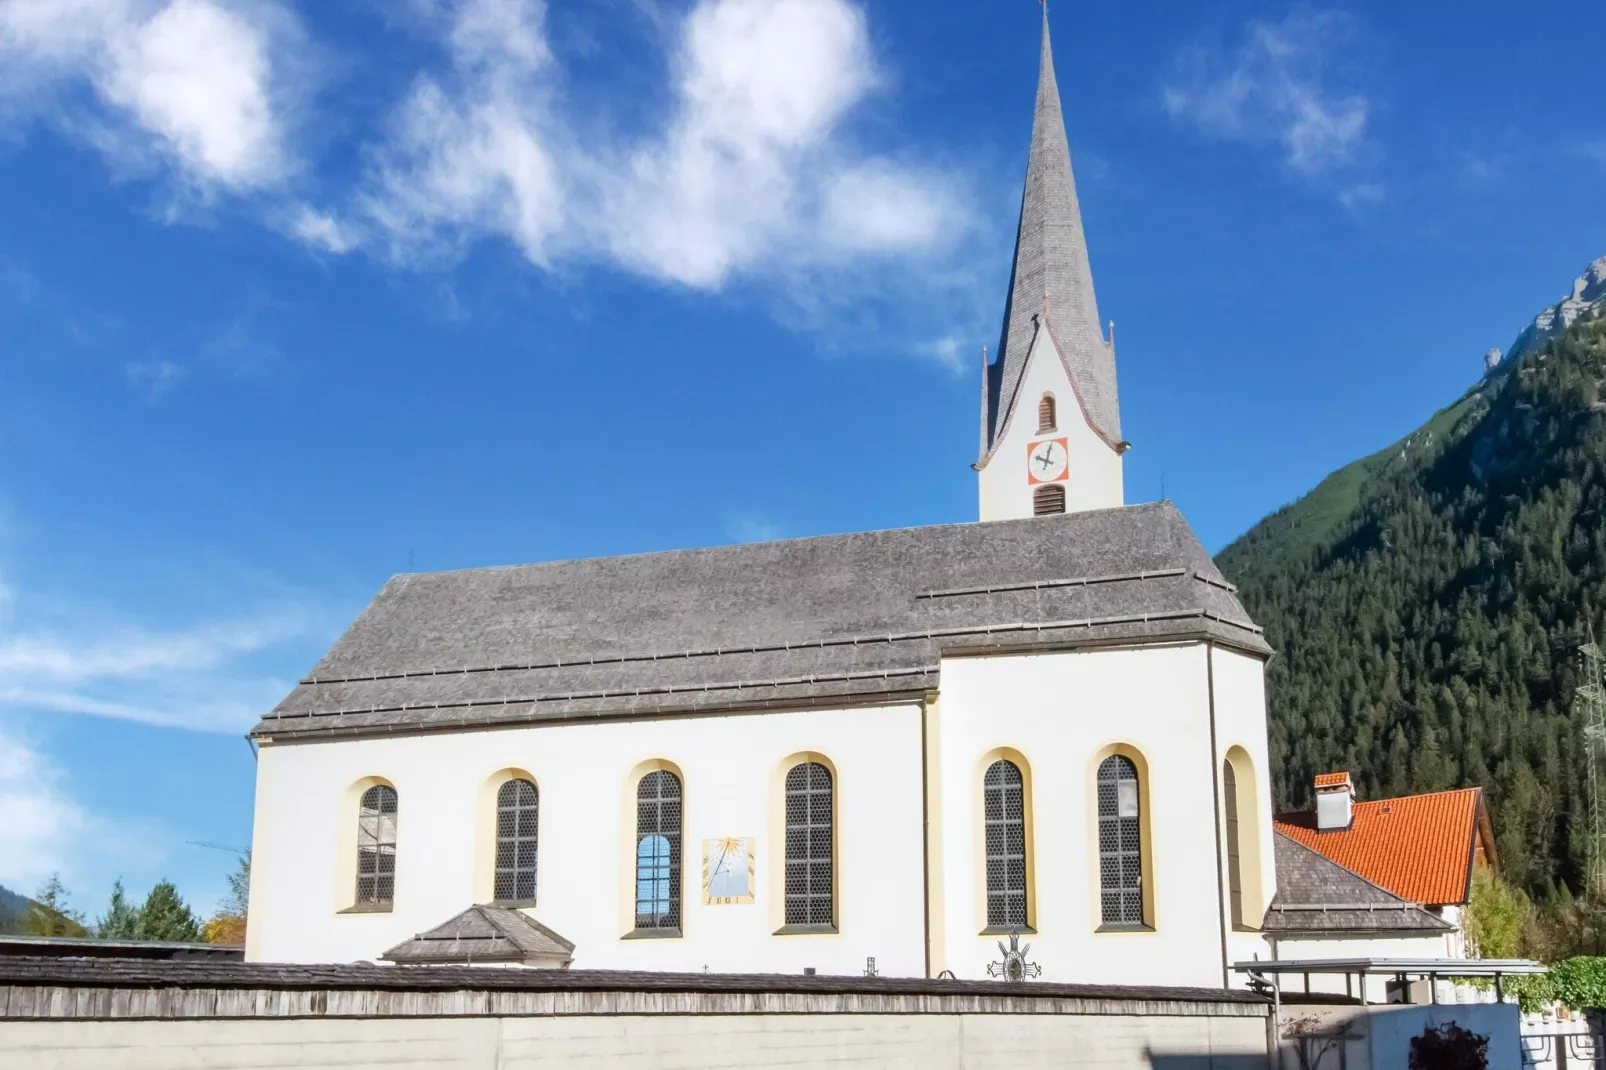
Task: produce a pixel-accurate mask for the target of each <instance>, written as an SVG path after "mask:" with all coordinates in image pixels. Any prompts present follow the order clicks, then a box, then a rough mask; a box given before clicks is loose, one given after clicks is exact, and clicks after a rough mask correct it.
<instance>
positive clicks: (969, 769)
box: [246, 17, 1277, 988]
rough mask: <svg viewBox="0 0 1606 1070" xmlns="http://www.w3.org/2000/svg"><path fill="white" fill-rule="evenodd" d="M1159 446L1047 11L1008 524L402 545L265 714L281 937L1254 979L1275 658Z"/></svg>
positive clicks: (458, 953) (560, 957)
mask: <svg viewBox="0 0 1606 1070" xmlns="http://www.w3.org/2000/svg"><path fill="white" fill-rule="evenodd" d="M1127 445H1128V444H1127V442H1126V441H1125V439H1124V438H1123V437H1122V431H1121V416H1120V405H1119V396H1118V392H1117V389H1116V369H1115V347H1114V344H1113V339H1112V338H1111V337H1108V336H1107V335H1106V334H1105V332H1104V330H1103V329H1102V328H1101V324H1100V320H1099V314H1098V306H1097V302H1096V300H1095V298H1094V291H1093V277H1092V272H1091V269H1090V267H1089V259H1088V249H1087V242H1086V239H1085V236H1084V233H1083V229H1082V220H1081V213H1080V208H1079V204H1078V200H1077V193H1076V183H1075V179H1074V177H1073V174H1072V170H1071V157H1070V151H1069V148H1068V145H1067V141H1066V134H1065V126H1064V120H1063V117H1062V114H1061V108H1060V97H1059V90H1058V86H1057V83H1056V81H1055V75H1054V64H1053V58H1052V54H1051V49H1050V42H1049V34H1048V24H1047V20H1046V17H1045V21H1044V25H1043V39H1042V56H1041V70H1040V74H1039V81H1038V87H1037V102H1036V115H1035V120H1034V123H1033V130H1032V141H1031V149H1030V155H1029V158H1028V162H1027V167H1026V184H1025V191H1024V194H1023V197H1022V200H1021V215H1020V227H1019V232H1018V236H1017V240H1016V248H1015V258H1014V266H1013V271H1012V274H1011V279H1010V283H1009V290H1008V294H1007V302H1006V304H1005V308H1004V323H1003V337H1002V340H1001V341H1000V344H999V346H998V350H997V352H996V354H995V355H994V359H993V360H992V361H991V362H990V363H986V364H985V367H984V373H983V382H982V390H981V404H980V451H979V458H978V460H977V461H976V464H975V468H976V472H977V483H978V490H979V500H980V516H979V522H977V523H966V524H948V525H939V526H934V527H922V528H909V529H903V530H893V531H874V532H863V533H857V534H847V535H833V536H826V537H820V538H807V539H795V540H786V541H779V542H768V543H758V544H750V545H742V546H721V547H714V548H709V549H699V550H683V551H674V552H668V553H652V554H641V555H632V556H624V557H611V558H598V559H592V560H577V561H562V562H549V563H542V564H532V565H516V566H509V567H502V568H477V569H468V570H464V571H456V572H443V573H431V574H421V575H400V576H396V577H395V578H393V579H391V580H390V581H389V582H388V583H387V584H385V586H384V588H383V589H382V590H380V592H379V593H378V595H377V596H376V597H375V598H374V600H373V602H372V603H371V604H370V605H369V606H368V607H367V608H366V609H365V610H364V611H363V612H362V614H361V615H360V616H359V617H358V618H357V620H356V621H355V622H354V623H353V624H352V625H351V626H350V627H349V628H348V629H347V631H346V632H345V634H343V635H342V636H341V637H340V639H339V640H338V641H337V642H336V643H335V645H334V646H333V647H332V648H331V649H330V650H329V651H328V653H327V654H325V655H324V657H323V658H322V660H320V661H319V662H318V664H317V665H316V666H315V667H314V668H313V669H312V671H311V672H310V673H309V674H308V675H307V677H306V678H305V679H304V680H302V681H301V682H300V683H299V685H298V686H297V687H296V688H295V689H294V691H292V692H291V693H290V695H289V696H288V697H286V698H285V699H284V701H283V702H281V703H280V704H279V705H278V706H277V707H276V708H275V709H273V710H272V711H271V712H270V713H268V714H267V715H266V716H265V717H263V719H262V720H261V722H260V723H259V724H258V725H257V726H256V728H255V729H254V730H253V732H252V736H253V737H254V739H255V741H256V743H257V745H258V772H257V795H256V812H255V829H254V835H253V849H254V855H253V862H254V864H253V870H252V883H251V900H250V901H251V910H250V920H249V931H248V937H247V951H246V953H247V957H248V958H249V959H251V960H257V961H278V962H301V963H310V962H351V961H355V960H372V961H389V962H396V963H404V964H405V963H409V962H469V963H485V964H502V965H523V966H548V967H562V966H565V965H572V966H574V967H576V968H606V969H629V970H650V971H671V970H673V971H687V972H702V971H704V970H708V971H712V972H716V973H733V972H766V973H804V972H807V971H814V972H817V973H820V974H849V975H858V974H862V973H866V972H869V971H873V972H875V973H878V974H880V975H883V976H903V977H938V976H946V975H953V976H956V977H958V978H961V979H981V978H986V977H988V976H990V975H991V974H993V973H996V972H997V971H998V969H999V968H1000V964H1001V963H1002V962H1003V961H1004V959H1005V955H1004V953H1003V950H1001V945H1002V946H1003V948H1008V947H1010V946H1011V941H1018V944H1019V945H1020V946H1023V947H1024V946H1025V945H1030V951H1029V952H1028V953H1027V955H1026V962H1028V963H1029V964H1030V965H1031V966H1032V967H1033V968H1034V969H1036V970H1040V971H1041V972H1040V976H1041V977H1042V978H1043V979H1044V980H1053V981H1067V982H1088V983H1105V984H1117V983H1118V984H1145V985H1187V986H1200V987H1212V988H1221V987H1225V986H1227V985H1229V984H1237V983H1241V982H1240V981H1237V980H1235V979H1234V977H1233V976H1232V973H1231V969H1230V966H1231V964H1232V963H1234V962H1237V961H1241V960H1246V959H1251V958H1254V957H1256V955H1257V954H1258V955H1261V956H1264V954H1265V948H1266V943H1265V940H1264V938H1263V937H1262V935H1261V933H1260V932H1259V931H1257V930H1258V929H1259V927H1260V925H1261V922H1262V919H1263V918H1264V917H1265V916H1266V914H1267V911H1268V907H1269V906H1270V905H1271V904H1272V902H1273V899H1274V896H1275V895H1276V892H1277V866H1276V860H1275V858H1274V839H1273V835H1274V834H1273V825H1272V799H1271V795H1270V787H1269V777H1268V752H1267V734H1266V706H1265V688H1264V673H1265V664H1266V660H1267V658H1268V657H1270V655H1271V650H1270V648H1269V647H1268V646H1267V644H1266V641H1265V639H1264V638H1263V636H1262V634H1261V630H1260V629H1259V628H1258V627H1256V626H1255V624H1254V623H1253V622H1252V621H1251V620H1250V619H1249V617H1248V615H1247V614H1246V613H1245V611H1244V609H1243V607H1242V606H1241V605H1240V604H1239V602H1238V599H1237V597H1236V595H1235V593H1234V589H1233V587H1232V586H1231V584H1229V583H1227V582H1226V580H1225V579H1224V578H1223V577H1222V575H1221V574H1220V572H1218V571H1217V569H1216V567H1215V565H1214V564H1213V563H1212V561H1211V558H1210V555H1209V554H1208V553H1207V552H1206V551H1205V549H1204V548H1203V547H1202V546H1201V545H1200V543H1199V541H1198V539H1197V538H1196V537H1195V536H1194V534H1193V532H1192V531H1191V530H1190V529H1189V527H1188V525H1187V523H1186V522H1185V521H1184V520H1183V518H1182V516H1181V515H1180V514H1179V513H1178V511H1177V510H1176V508H1175V507H1173V506H1172V505H1171V504H1170V503H1167V502H1159V503H1152V504H1144V505H1127V504H1125V501H1124V497H1123V487H1122V457H1123V454H1124V452H1125V451H1126V449H1127ZM1014 961H1016V962H1017V963H1019V962H1020V961H1021V960H1019V959H1016V960H1014Z"/></svg>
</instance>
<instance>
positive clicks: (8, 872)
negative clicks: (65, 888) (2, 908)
mask: <svg viewBox="0 0 1606 1070" xmlns="http://www.w3.org/2000/svg"><path fill="white" fill-rule="evenodd" d="M88 824H89V820H88V818H87V817H86V816H85V814H84V812H83V810H82V809H81V808H80V807H79V806H78V804H77V803H75V802H74V801H73V800H72V799H70V798H68V797H67V795H66V794H65V793H64V792H63V790H62V776H61V773H60V771H59V770H57V769H56V768H55V767H54V766H53V765H51V764H50V762H49V761H47V760H46V759H45V757H44V756H43V755H41V754H40V753H38V752H37V751H35V750H33V749H32V748H30V747H29V746H27V745H26V744H25V743H24V741H23V740H22V739H21V738H19V737H18V736H16V735H14V734H12V733H11V732H8V731H7V730H6V729H5V728H4V727H3V726H0V883H3V884H5V885H6V886H7V887H9V888H11V889H12V890H13V891H17V892H21V893H23V894H24V895H27V894H30V893H31V892H33V890H34V889H35V888H36V887H37V886H38V885H39V884H40V882H41V881H43V880H44V879H45V878H46V877H48V876H49V875H50V874H52V873H56V872H59V871H62V870H66V869H68V868H69V865H70V861H71V860H70V856H69V849H70V848H72V847H73V846H75V845H77V844H79V843H81V842H82V833H83V831H84V829H85V827H86V826H87V825H88Z"/></svg>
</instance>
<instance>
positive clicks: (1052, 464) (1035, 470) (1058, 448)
mask: <svg viewBox="0 0 1606 1070" xmlns="http://www.w3.org/2000/svg"><path fill="white" fill-rule="evenodd" d="M1065 461H1066V457H1065V447H1064V446H1062V445H1060V443H1059V440H1058V439H1049V440H1048V441H1047V442H1039V443H1038V444H1037V445H1035V446H1033V447H1032V449H1031V452H1030V453H1028V454H1027V459H1026V467H1027V469H1028V470H1029V471H1030V472H1031V473H1032V478H1033V479H1035V480H1037V481H1038V482H1039V483H1047V482H1049V481H1050V480H1054V479H1058V478H1059V477H1060V476H1062V475H1064V474H1065Z"/></svg>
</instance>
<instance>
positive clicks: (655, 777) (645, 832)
mask: <svg viewBox="0 0 1606 1070" xmlns="http://www.w3.org/2000/svg"><path fill="white" fill-rule="evenodd" d="M636 928H638V929H679V928H680V778H679V777H677V776H675V774H673V773H671V772H669V771H667V770H664V769H659V770H655V771H653V772H651V773H648V774H647V775H646V776H644V777H642V778H641V783H639V784H637V785H636Z"/></svg>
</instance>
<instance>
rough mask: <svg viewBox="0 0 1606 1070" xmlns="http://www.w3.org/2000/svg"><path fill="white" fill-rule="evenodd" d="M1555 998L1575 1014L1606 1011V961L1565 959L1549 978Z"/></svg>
mask: <svg viewBox="0 0 1606 1070" xmlns="http://www.w3.org/2000/svg"><path fill="white" fill-rule="evenodd" d="M1545 979H1546V980H1548V981H1549V982H1550V986H1551V989H1552V990H1553V991H1554V993H1555V998H1556V999H1557V1000H1559V1001H1560V1002H1562V1003H1563V1004H1565V1005H1566V1006H1567V1007H1569V1008H1571V1009H1572V1010H1575V1011H1583V1010H1596V1009H1600V1008H1606V958H1592V957H1585V956H1580V957H1579V958H1574V959H1564V960H1562V961H1561V962H1558V963H1556V964H1555V965H1554V966H1552V967H1550V973H1549V974H1547V975H1546V978H1545Z"/></svg>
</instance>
